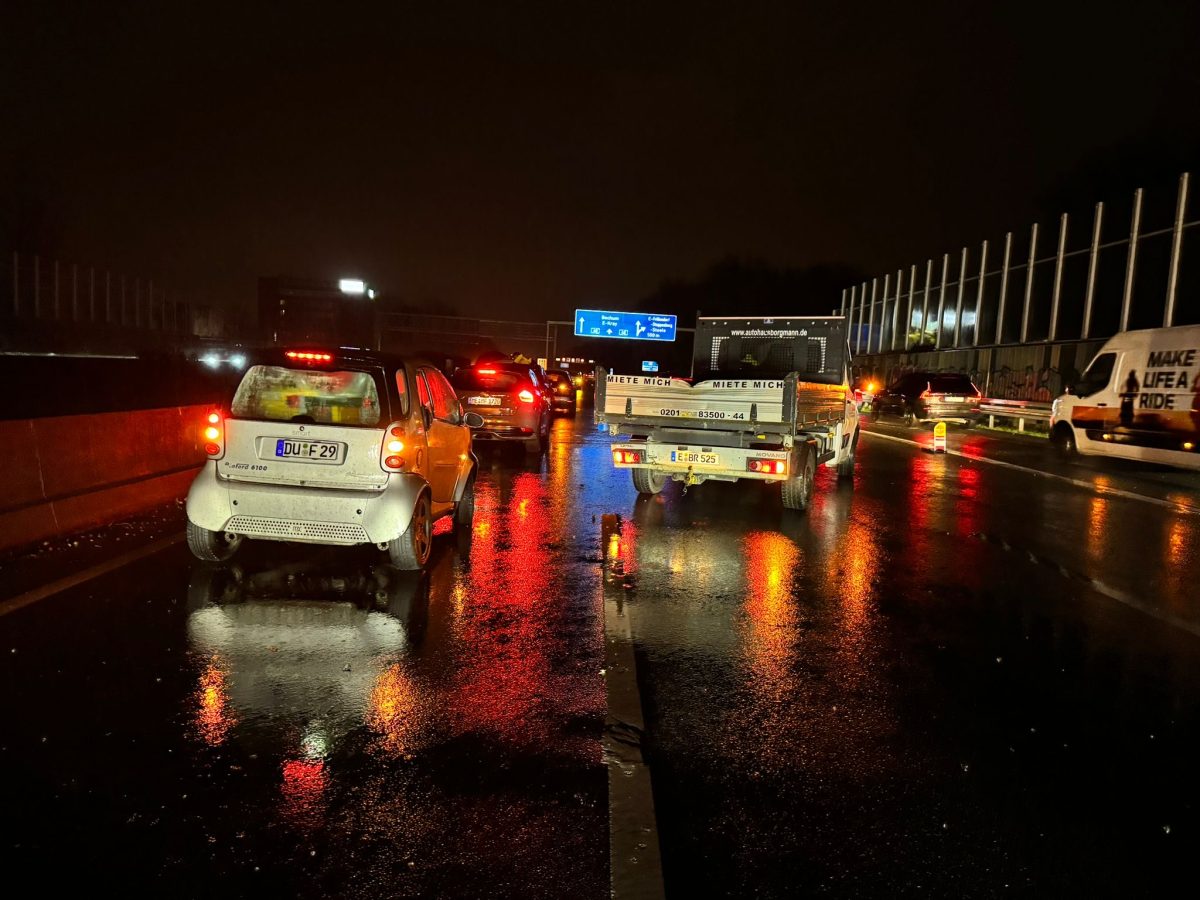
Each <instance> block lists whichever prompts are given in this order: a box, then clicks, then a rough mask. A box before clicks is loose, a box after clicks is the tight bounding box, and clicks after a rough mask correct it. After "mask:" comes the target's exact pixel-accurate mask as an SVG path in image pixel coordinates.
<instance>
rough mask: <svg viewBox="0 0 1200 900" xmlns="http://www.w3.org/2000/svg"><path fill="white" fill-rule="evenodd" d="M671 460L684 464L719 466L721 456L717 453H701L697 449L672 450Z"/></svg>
mask: <svg viewBox="0 0 1200 900" xmlns="http://www.w3.org/2000/svg"><path fill="white" fill-rule="evenodd" d="M671 462H673V463H678V464H680V465H684V466H719V465H720V464H721V456H720V454H717V453H700V452H698V451H695V450H672V451H671Z"/></svg>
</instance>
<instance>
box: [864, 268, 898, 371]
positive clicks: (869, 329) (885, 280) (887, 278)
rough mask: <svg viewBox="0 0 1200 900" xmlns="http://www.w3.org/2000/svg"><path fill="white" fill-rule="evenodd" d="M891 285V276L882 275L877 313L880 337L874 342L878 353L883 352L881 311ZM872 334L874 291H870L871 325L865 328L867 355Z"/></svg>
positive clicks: (873, 325) (885, 305)
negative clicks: (879, 306)
mask: <svg viewBox="0 0 1200 900" xmlns="http://www.w3.org/2000/svg"><path fill="white" fill-rule="evenodd" d="M891 283H892V276H891V275H890V274H888V275H884V276H883V297H882V299H881V300H880V305H881V308H880V312H879V331H880V336H879V340H878V341H877V342H876V343H878V344H879V351H880V352H882V351H883V309H884V308H886V307H887V295H888V287H889V286H890V285H891ZM874 332H875V291H874V289H872V291H871V324H870V325H868V326H867V353H870V352H871V337H872V335H873V334H874Z"/></svg>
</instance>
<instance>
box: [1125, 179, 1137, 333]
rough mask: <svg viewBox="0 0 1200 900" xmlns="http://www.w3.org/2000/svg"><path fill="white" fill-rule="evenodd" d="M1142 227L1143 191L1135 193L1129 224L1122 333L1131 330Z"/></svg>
mask: <svg viewBox="0 0 1200 900" xmlns="http://www.w3.org/2000/svg"><path fill="white" fill-rule="evenodd" d="M1141 227H1142V189H1141V188H1138V189H1137V190H1136V191H1134V192H1133V216H1132V217H1131V221H1130V223H1129V255H1128V256H1126V257H1125V293H1124V294H1123V295H1122V297H1121V331H1128V330H1129V310H1130V307H1131V306H1132V304H1133V274H1134V271H1135V269H1136V268H1137V247H1138V233H1139V232H1140V231H1141Z"/></svg>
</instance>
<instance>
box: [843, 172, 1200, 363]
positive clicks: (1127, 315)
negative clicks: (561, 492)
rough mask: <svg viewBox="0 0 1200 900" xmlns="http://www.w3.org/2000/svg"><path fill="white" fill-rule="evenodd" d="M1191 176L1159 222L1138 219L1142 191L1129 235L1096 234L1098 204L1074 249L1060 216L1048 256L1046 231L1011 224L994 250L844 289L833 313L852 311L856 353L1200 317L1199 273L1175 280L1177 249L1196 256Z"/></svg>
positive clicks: (1100, 215) (990, 342)
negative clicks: (1022, 232) (1170, 213)
mask: <svg viewBox="0 0 1200 900" xmlns="http://www.w3.org/2000/svg"><path fill="white" fill-rule="evenodd" d="M1188 181H1189V177H1188V174H1187V173H1184V174H1183V175H1181V176H1180V179H1179V188H1178V192H1177V194H1176V197H1175V204H1174V210H1175V212H1174V217H1173V220H1172V221H1171V223H1170V224H1166V225H1164V227H1160V228H1155V229H1147V228H1146V227H1145V223H1144V222H1143V208H1144V206H1145V197H1144V192H1143V190H1142V189H1140V188H1139V189H1138V190H1137V191H1135V192H1134V194H1133V200H1132V205H1131V210H1130V214H1129V220H1128V223H1129V230H1128V233H1127V234H1126V233H1125V231H1124V226H1123V223H1118V227H1120V228H1121V233H1122V236H1121V237H1118V238H1116V239H1110V240H1105V239H1104V233H1105V231H1106V229H1108V230H1111V228H1112V225H1111V223H1106V220H1105V207H1104V204H1103V203H1097V204H1096V206H1095V210H1094V212H1093V215H1092V218H1091V222H1090V225H1091V228H1090V231H1089V232H1087V234H1089V235H1090V240H1089V241H1088V242H1087V243H1086V245H1083V246H1077V247H1076V248H1075V249H1070V245H1071V240H1072V238H1073V236H1074V235H1075V233H1076V232H1075V231H1073V230H1072V229H1071V227H1070V226H1071V223H1070V221H1069V217H1068V215H1067V214H1066V213H1063V214H1062V216H1061V217H1060V218H1059V222H1058V230H1057V234H1056V235H1055V238H1054V241H1053V244H1051V245H1050V246H1052V247H1053V248H1054V252H1053V253H1052V254H1049V255H1044V254H1043V249H1042V248H1043V247H1044V246H1046V243H1045V242H1044V235H1043V233H1042V232H1041V229H1040V226H1039V224H1038V223H1034V225H1033V226H1032V228H1031V229H1030V230H1029V233H1028V239H1027V240H1024V239H1023V238H1021V239H1016V240H1015V239H1014V235H1013V233H1012V232H1009V233H1008V234H1007V235H1005V237H1004V241H1003V245H1002V247H999V248H995V247H993V246H992V245H991V244H990V243H989V242H988V241H986V240H985V241H983V242H982V243H981V245H980V246H979V249H978V252H977V253H975V254H973V253H972V252H971V249H970V248H968V247H963V248H962V251H961V254H958V255H957V259H952V257H951V254H949V253H946V254H944V255H943V256H942V258H941V260H940V263H938V262H935V260H933V259H929V260H926V262H925V263H924V265H912V266H909V267H906V268H901V269H898V270H897V271H896V273H895V274H894V275H893V274H891V273H888V274H886V275H884V276H883V277H882V278H878V277H877V278H872V279H871V280H870V281H869V282H868V281H864V282H862V284H858V285H853V286H852V287H848V288H846V289H845V290H843V291H842V302H841V307H840V313H841V315H844V316H848V317H849V322H850V335H851V344H852V348H853V350H854V352H855V353H856V354H867V355H870V354H878V353H889V352H909V351H913V350H961V349H967V348H984V347H1002V346H1006V345H1022V344H1032V343H1042V344H1053V343H1055V342H1064V341H1089V340H1093V339H1096V338H1106V337H1111V336H1112V335H1113V334H1116V333H1118V332H1120V331H1126V330H1128V329H1129V328H1132V327H1151V326H1157V325H1163V326H1170V325H1180V324H1191V323H1195V322H1200V276H1198V277H1197V278H1196V279H1195V281H1194V284H1195V285H1196V287H1195V288H1192V289H1190V290H1189V289H1188V288H1190V287H1191V285H1190V284H1189V285H1184V284H1183V282H1182V276H1183V274H1184V272H1185V269H1184V267H1183V257H1184V256H1185V255H1186V252H1185V251H1189V250H1191V251H1195V252H1197V253H1200V249H1198V248H1196V247H1194V246H1193V245H1195V244H1197V243H1200V229H1197V228H1196V226H1197V225H1200V220H1192V221H1188V220H1187V204H1188ZM1110 218H1111V217H1110ZM1018 244H1020V246H1018ZM997 251H998V252H997ZM1040 254H1043V255H1040ZM997 256H998V257H999V266H998V267H996V257H997ZM1192 258H1193V259H1197V260H1200V257H1197V256H1193V257H1192ZM989 266H991V268H989Z"/></svg>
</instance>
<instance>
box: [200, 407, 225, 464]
mask: <svg viewBox="0 0 1200 900" xmlns="http://www.w3.org/2000/svg"><path fill="white" fill-rule="evenodd" d="M223 425H224V423H223V422H222V421H221V414H220V413H219V412H210V413H209V414H208V419H207V424H206V425H205V427H204V452H205V453H207V454H208V456H209V457H210V458H211V459H219V458H220V457H221V456H223V455H224V453H225V429H224V427H223Z"/></svg>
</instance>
